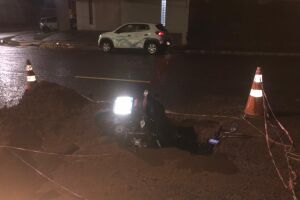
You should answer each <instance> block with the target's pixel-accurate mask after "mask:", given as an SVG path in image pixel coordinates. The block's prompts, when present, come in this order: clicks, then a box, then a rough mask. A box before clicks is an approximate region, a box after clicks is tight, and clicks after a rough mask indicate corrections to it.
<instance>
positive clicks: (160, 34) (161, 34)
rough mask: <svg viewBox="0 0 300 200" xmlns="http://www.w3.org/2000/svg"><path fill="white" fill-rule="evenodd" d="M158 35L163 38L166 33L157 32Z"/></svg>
mask: <svg viewBox="0 0 300 200" xmlns="http://www.w3.org/2000/svg"><path fill="white" fill-rule="evenodd" d="M156 34H157V35H159V36H161V37H163V36H164V35H165V33H164V32H163V31H157V32H156Z"/></svg>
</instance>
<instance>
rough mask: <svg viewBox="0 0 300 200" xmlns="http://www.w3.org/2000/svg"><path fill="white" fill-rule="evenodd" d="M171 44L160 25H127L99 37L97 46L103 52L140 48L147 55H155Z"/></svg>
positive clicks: (165, 31) (166, 33)
mask: <svg viewBox="0 0 300 200" xmlns="http://www.w3.org/2000/svg"><path fill="white" fill-rule="evenodd" d="M170 45H171V42H170V39H169V34H168V31H167V29H165V27H164V26H163V25H161V24H150V23H128V24H124V25H122V26H120V27H119V28H117V29H116V30H114V31H112V32H106V33H102V34H100V35H99V39H98V46H99V47H100V48H101V49H102V51H103V52H110V51H111V50H112V49H113V48H140V49H142V48H143V49H145V50H146V51H147V52H148V53H149V54H156V53H158V52H159V51H161V50H164V49H165V48H166V47H168V46H170Z"/></svg>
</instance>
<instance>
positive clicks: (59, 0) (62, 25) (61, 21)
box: [55, 0, 70, 31]
mask: <svg viewBox="0 0 300 200" xmlns="http://www.w3.org/2000/svg"><path fill="white" fill-rule="evenodd" d="M55 4H56V16H57V19H58V28H59V30H60V31H65V30H69V29H70V22H69V12H68V11H69V3H68V0H55Z"/></svg>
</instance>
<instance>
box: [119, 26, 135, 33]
mask: <svg viewBox="0 0 300 200" xmlns="http://www.w3.org/2000/svg"><path fill="white" fill-rule="evenodd" d="M134 31H135V26H133V24H127V25H125V26H122V27H121V28H119V29H118V30H116V33H129V32H134Z"/></svg>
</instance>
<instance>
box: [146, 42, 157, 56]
mask: <svg viewBox="0 0 300 200" xmlns="http://www.w3.org/2000/svg"><path fill="white" fill-rule="evenodd" d="M145 49H146V51H147V52H148V53H149V54H150V55H154V54H157V53H158V44H157V43H156V42H148V43H147V44H146V46H145Z"/></svg>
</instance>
